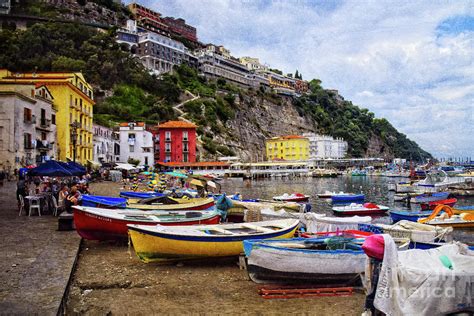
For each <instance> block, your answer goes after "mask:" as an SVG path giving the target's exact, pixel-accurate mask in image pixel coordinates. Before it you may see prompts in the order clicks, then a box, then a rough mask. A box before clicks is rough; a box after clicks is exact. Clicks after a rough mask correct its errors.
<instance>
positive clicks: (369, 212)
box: [333, 209, 388, 216]
mask: <svg viewBox="0 0 474 316" xmlns="http://www.w3.org/2000/svg"><path fill="white" fill-rule="evenodd" d="M387 211H388V209H367V210H346V211H339V210H333V212H334V215H336V216H355V215H360V216H367V215H371V216H373V215H385V214H386V213H387Z"/></svg>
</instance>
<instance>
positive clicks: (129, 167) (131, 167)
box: [115, 163, 137, 171]
mask: <svg viewBox="0 0 474 316" xmlns="http://www.w3.org/2000/svg"><path fill="white" fill-rule="evenodd" d="M115 169H122V170H127V171H130V170H134V169H137V167H135V166H134V165H131V164H129V163H118V164H117V166H116V167H115Z"/></svg>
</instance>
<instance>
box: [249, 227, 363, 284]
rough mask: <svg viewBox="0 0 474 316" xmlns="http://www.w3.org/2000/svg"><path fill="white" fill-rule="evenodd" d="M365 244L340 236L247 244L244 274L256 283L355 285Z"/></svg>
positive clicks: (261, 241)
mask: <svg viewBox="0 0 474 316" xmlns="http://www.w3.org/2000/svg"><path fill="white" fill-rule="evenodd" d="M364 240H365V238H361V239H354V238H344V237H339V236H334V237H329V238H327V237H322V238H292V239H278V240H246V241H244V251H245V255H246V257H247V271H248V273H249V277H250V279H251V280H252V281H254V282H257V283H275V282H276V283H282V282H283V283H287V284H295V283H306V284H308V283H316V282H317V283H324V284H331V283H332V284H334V283H337V284H339V286H340V285H341V284H344V285H346V286H348V285H357V284H359V283H360V275H361V274H362V273H363V272H364V271H365V264H366V256H365V253H364V252H363V251H362V248H361V244H362V242H363V241H364Z"/></svg>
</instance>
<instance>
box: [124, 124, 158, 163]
mask: <svg viewBox="0 0 474 316" xmlns="http://www.w3.org/2000/svg"><path fill="white" fill-rule="evenodd" d="M119 133H120V159H119V160H120V162H125V163H126V162H127V161H128V159H129V158H132V159H137V160H139V161H140V163H139V165H141V166H153V165H154V160H153V158H154V153H153V135H152V133H150V132H148V131H146V125H145V123H143V122H137V123H121V124H120V130H119Z"/></svg>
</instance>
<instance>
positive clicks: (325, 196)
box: [317, 190, 345, 199]
mask: <svg viewBox="0 0 474 316" xmlns="http://www.w3.org/2000/svg"><path fill="white" fill-rule="evenodd" d="M338 194H345V193H344V192H339V193H337V192H334V191H328V190H326V191H324V193H318V194H317V196H318V198H320V199H330V198H331V197H332V196H333V195H338Z"/></svg>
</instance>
